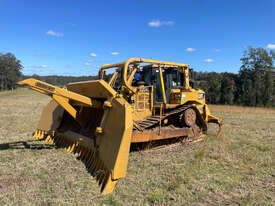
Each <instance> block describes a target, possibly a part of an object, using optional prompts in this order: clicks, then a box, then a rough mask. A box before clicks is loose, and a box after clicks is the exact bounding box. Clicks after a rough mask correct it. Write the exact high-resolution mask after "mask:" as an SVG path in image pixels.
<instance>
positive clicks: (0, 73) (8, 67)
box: [0, 53, 22, 91]
mask: <svg viewBox="0 0 275 206" xmlns="http://www.w3.org/2000/svg"><path fill="white" fill-rule="evenodd" d="M21 69H22V65H21V63H20V61H19V60H18V59H16V57H15V56H14V55H13V54H12V53H6V54H1V53H0V91H1V90H9V89H13V88H15V85H16V82H17V81H18V80H19V78H20V76H21V75H22V74H21Z"/></svg>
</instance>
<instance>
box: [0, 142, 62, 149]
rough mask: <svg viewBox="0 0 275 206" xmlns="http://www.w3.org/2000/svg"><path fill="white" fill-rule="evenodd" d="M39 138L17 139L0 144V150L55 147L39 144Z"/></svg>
mask: <svg viewBox="0 0 275 206" xmlns="http://www.w3.org/2000/svg"><path fill="white" fill-rule="evenodd" d="M38 142H40V141H39V140H28V141H17V142H8V143H4V144H0V151H1V150H8V149H31V150H41V149H56V148H57V147H56V146H55V145H50V144H45V143H43V144H39V143H38Z"/></svg>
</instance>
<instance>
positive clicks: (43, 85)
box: [35, 82, 54, 91]
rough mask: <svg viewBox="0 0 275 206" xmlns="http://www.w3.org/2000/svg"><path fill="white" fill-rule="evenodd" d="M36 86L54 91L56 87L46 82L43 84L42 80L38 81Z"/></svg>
mask: <svg viewBox="0 0 275 206" xmlns="http://www.w3.org/2000/svg"><path fill="white" fill-rule="evenodd" d="M35 86H37V87H41V88H43V89H47V90H50V91H54V87H51V86H48V85H46V84H42V83H41V82H36V83H35Z"/></svg>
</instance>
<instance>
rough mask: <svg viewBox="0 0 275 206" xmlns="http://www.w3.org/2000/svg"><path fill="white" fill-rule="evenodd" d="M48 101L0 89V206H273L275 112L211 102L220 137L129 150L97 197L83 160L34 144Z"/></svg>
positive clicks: (212, 128)
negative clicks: (121, 172)
mask: <svg viewBox="0 0 275 206" xmlns="http://www.w3.org/2000/svg"><path fill="white" fill-rule="evenodd" d="M48 101H49V98H48V97H47V96H43V95H40V94H36V93H34V92H32V91H30V90H27V89H19V90H15V91H13V92H5V93H0V114H1V118H0V205H225V204H229V205H275V158H274V157H275V126H274V125H275V124H274V123H275V115H274V110H272V109H264V108H246V107H231V106H214V105H212V106H211V110H212V111H213V113H214V115H216V116H219V117H222V118H223V119H224V129H223V135H222V136H221V137H220V138H219V139H216V138H215V133H216V130H217V127H216V125H210V126H209V132H208V135H207V137H206V138H205V140H204V141H202V142H198V143H193V144H181V143H179V144H175V145H170V146H167V147H162V148H159V149H152V150H146V151H140V152H132V153H131V154H130V158H129V165H128V174H127V177H126V178H124V179H122V180H121V181H119V183H118V185H117V187H116V190H115V192H114V193H113V194H111V195H107V196H100V194H99V190H98V188H97V186H96V182H95V181H94V180H93V179H92V178H91V177H90V175H89V174H88V173H87V172H86V169H85V167H84V165H83V164H82V163H81V162H80V161H78V160H76V158H75V157H74V156H73V155H71V154H68V153H66V152H65V151H64V150H63V149H60V148H55V147H54V146H52V145H49V144H46V143H43V142H39V141H35V140H33V139H32V137H31V136H32V132H33V131H34V129H35V126H36V124H37V121H38V119H39V116H40V113H41V110H42V108H43V107H44V106H45V105H46V104H47V102H48Z"/></svg>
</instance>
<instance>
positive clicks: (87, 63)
mask: <svg viewBox="0 0 275 206" xmlns="http://www.w3.org/2000/svg"><path fill="white" fill-rule="evenodd" d="M84 65H85V66H87V67H89V66H92V64H91V63H89V62H86V63H84Z"/></svg>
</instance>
